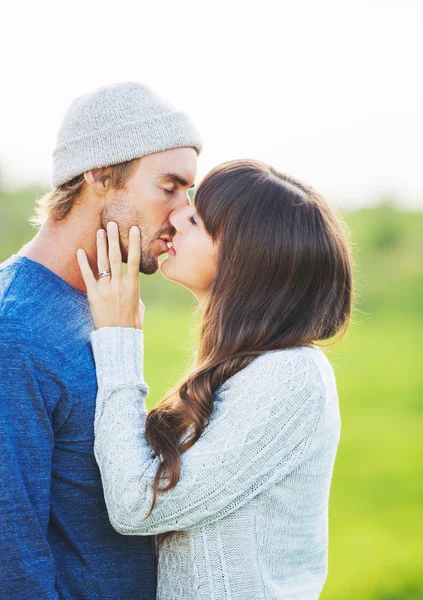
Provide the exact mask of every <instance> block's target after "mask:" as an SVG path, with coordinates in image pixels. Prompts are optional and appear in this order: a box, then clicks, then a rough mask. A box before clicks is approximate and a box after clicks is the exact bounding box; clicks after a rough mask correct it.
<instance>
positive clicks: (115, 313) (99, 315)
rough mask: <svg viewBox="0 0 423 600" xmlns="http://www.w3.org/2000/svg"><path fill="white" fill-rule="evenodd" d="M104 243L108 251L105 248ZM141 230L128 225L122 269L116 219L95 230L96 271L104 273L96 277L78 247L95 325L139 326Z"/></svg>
mask: <svg viewBox="0 0 423 600" xmlns="http://www.w3.org/2000/svg"><path fill="white" fill-rule="evenodd" d="M107 246H108V248H109V251H108V252H107ZM140 256H141V234H140V230H139V229H138V227H132V228H131V231H130V234H129V249H128V262H127V271H126V273H122V255H121V252H120V246H119V231H118V226H117V224H116V223H114V222H113V221H111V222H110V223H108V224H107V238H106V232H105V231H104V229H99V231H97V266H98V272H99V273H104V272H105V271H108V270H110V271H111V273H110V275H106V276H104V277H101V278H100V279H98V280H96V279H95V277H94V275H93V272H92V270H91V267H90V265H89V263H88V259H87V255H86V253H85V251H84V250H82V249H79V250H78V252H77V259H78V264H79V268H80V269H81V274H82V277H83V279H84V282H85V286H86V288H87V294H88V301H89V303H90V308H91V314H92V317H93V321H94V326H95V328H96V329H100V327H134V328H135V329H142V326H143V321H144V305H143V303H142V302H141V300H140V284H139V265H140Z"/></svg>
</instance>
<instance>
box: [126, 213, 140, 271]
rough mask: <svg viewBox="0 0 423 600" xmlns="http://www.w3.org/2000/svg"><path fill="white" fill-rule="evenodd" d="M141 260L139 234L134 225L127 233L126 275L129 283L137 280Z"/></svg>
mask: <svg viewBox="0 0 423 600" xmlns="http://www.w3.org/2000/svg"><path fill="white" fill-rule="evenodd" d="M140 258H141V234H140V230H139V229H138V227H137V226H136V225H134V226H133V227H131V230H130V232H129V249H128V262H127V270H126V275H127V277H128V279H129V280H130V281H131V282H136V280H139V273H140Z"/></svg>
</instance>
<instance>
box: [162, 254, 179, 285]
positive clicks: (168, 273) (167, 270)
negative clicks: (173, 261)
mask: <svg viewBox="0 0 423 600" xmlns="http://www.w3.org/2000/svg"><path fill="white" fill-rule="evenodd" d="M169 262H170V261H169V257H168V256H166V258H164V259H163V260H162V262H161V263H160V265H159V269H160V272H161V274H162V275H163V277H166V279H170V281H176V283H179V281H178V279H177V278H176V277H174V274H173V273H172V271H173V269H172V267H171V266H170V265H169Z"/></svg>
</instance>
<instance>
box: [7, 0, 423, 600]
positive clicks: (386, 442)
mask: <svg viewBox="0 0 423 600" xmlns="http://www.w3.org/2000/svg"><path fill="white" fill-rule="evenodd" d="M66 6H67V3H53V2H46V1H44V0H41V1H40V2H38V3H30V2H20V3H14V4H12V3H8V6H7V7H6V6H5V7H3V9H2V13H3V14H2V25H3V27H2V30H3V31H2V36H1V39H0V51H2V56H3V57H4V60H3V64H2V80H1V87H2V93H1V94H0V262H1V261H3V260H4V259H6V258H7V257H8V256H10V255H11V254H13V253H15V252H17V251H18V250H19V248H20V247H21V246H22V245H23V244H24V243H26V242H27V241H28V240H29V239H30V238H31V237H32V236H33V235H34V234H35V230H34V229H33V228H32V227H31V225H29V223H28V217H29V216H30V215H31V214H32V211H33V208H34V204H35V200H36V199H37V198H38V197H39V196H40V195H41V194H42V193H43V192H44V191H46V190H47V189H49V180H50V174H51V171H50V158H51V151H52V149H53V148H54V144H55V135H56V132H57V129H58V126H59V123H60V120H61V118H62V116H63V113H64V111H65V110H66V108H67V106H68V105H69V103H70V102H71V100H72V99H73V98H74V97H76V96H77V95H79V94H82V93H84V92H86V91H89V90H91V89H94V88H96V87H98V86H100V85H105V84H108V83H113V82H116V81H124V80H128V79H131V80H138V81H142V82H144V83H147V84H148V85H150V86H151V87H152V88H154V89H155V90H156V91H158V92H160V93H162V95H163V96H165V97H166V98H168V99H169V100H171V101H172V102H173V103H174V104H176V105H177V106H179V107H181V108H183V109H185V110H187V111H188V112H189V113H190V114H191V116H192V117H193V119H194V120H195V122H196V124H197V126H198V128H199V130H200V131H201V133H202V135H203V138H204V142H205V145H204V152H203V154H202V155H201V157H200V161H199V180H200V179H201V177H202V176H203V175H204V174H205V173H206V172H207V171H208V170H209V169H210V168H211V167H213V166H214V165H216V164H218V163H220V162H223V161H224V160H228V159H232V158H242V157H251V158H258V159H262V160H265V161H268V162H270V163H272V164H274V165H275V167H277V168H278V169H280V170H281V171H285V172H287V173H289V174H291V175H293V176H295V177H298V178H299V179H302V180H304V181H305V182H306V183H308V184H310V185H312V186H313V187H315V188H316V189H317V190H318V191H319V192H320V193H322V194H323V195H325V196H326V198H327V199H328V200H329V201H330V203H331V204H332V205H333V206H334V207H336V208H337V209H338V210H339V211H340V212H341V214H342V215H343V217H344V218H345V220H346V223H347V225H348V228H349V230H350V233H351V240H352V243H353V247H354V253H355V260H356V284H357V306H356V311H355V316H354V322H353V324H352V327H351V330H350V332H349V334H348V335H347V337H346V338H345V340H344V341H343V342H341V343H340V344H338V345H337V346H334V347H331V348H328V349H326V353H327V355H328V357H329V359H330V360H331V362H332V364H333V366H334V368H335V373H336V377H337V382H338V391H339V397H340V403H341V416H342V435H341V443H340V446H339V450H338V455H337V460H336V463H335V472H334V477H333V483H332V490H331V497H330V507H329V528H330V529H329V533H330V537H329V540H330V544H329V574H328V579H327V583H326V586H325V588H324V591H323V593H322V596H321V598H322V600H362V599H363V600H417V599H423V514H422V512H423V511H422V505H423V502H422V501H423V477H422V475H423V472H422V471H423V469H422V458H423V435H422V431H423V429H422V426H423V402H422V390H423V381H422V379H423V376H422V351H421V343H420V336H421V332H422V322H423V267H422V256H423V177H422V167H421V164H422V139H423V116H422V106H423V83H422V77H421V61H422V56H423V38H422V36H421V31H422V25H423V4H422V2H421V1H420V0H401V1H393V0H366V1H363V0H356V1H355V2H354V3H347V2H342V1H339V0H337V1H332V0H323V1H321V2H313V1H304V0H297V1H296V2H295V3H292V2H289V3H288V2H284V1H274V2H271V1H268V0H262V1H261V2H248V1H247V0H244V2H237V1H233V2H231V1H230V0H227V2H221V1H219V0H216V1H215V2H213V3H209V2H194V1H184V0H182V1H181V2H178V3H171V2H161V3H160V4H157V5H156V4H153V3H152V2H151V3H150V4H147V3H139V5H137V6H136V5H134V4H132V3H130V2H129V1H127V0H121V1H120V2H119V3H118V4H117V3H113V2H107V1H105V2H97V1H94V2H91V3H86V2H81V1H80V0H75V1H74V2H73V3H72V4H69V5H68V6H67V7H66ZM142 297H143V300H144V302H145V304H146V307H147V312H146V324H145V335H146V346H147V350H146V360H147V364H146V376H147V380H148V383H149V385H150V390H151V395H150V398H149V405H150V407H151V406H153V405H154V404H155V403H156V402H157V401H158V400H159V399H160V398H161V397H162V395H163V394H164V393H165V391H166V390H167V389H168V388H169V387H171V386H172V385H173V384H174V383H175V382H176V381H177V380H178V379H179V377H180V376H181V374H182V373H183V372H184V371H185V369H186V368H187V367H188V366H189V365H190V364H191V362H192V358H193V349H194V347H195V336H196V324H198V320H199V315H198V313H197V312H196V309H195V303H194V301H193V299H192V298H191V296H190V295H189V293H188V292H187V291H186V290H185V289H183V288H181V287H178V286H176V285H174V284H171V283H169V282H167V281H166V280H164V279H163V278H162V277H161V276H160V274H158V275H154V276H151V277H143V278H142Z"/></svg>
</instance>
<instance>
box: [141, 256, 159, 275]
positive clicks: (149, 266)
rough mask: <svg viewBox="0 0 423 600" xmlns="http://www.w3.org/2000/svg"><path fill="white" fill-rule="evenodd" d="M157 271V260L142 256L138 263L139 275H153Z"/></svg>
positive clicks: (152, 257)
mask: <svg viewBox="0 0 423 600" xmlns="http://www.w3.org/2000/svg"><path fill="white" fill-rule="evenodd" d="M158 270H159V259H158V258H155V257H154V256H151V254H149V255H148V256H143V257H142V258H141V262H140V273H143V274H144V275H154V273H157V271H158Z"/></svg>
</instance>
